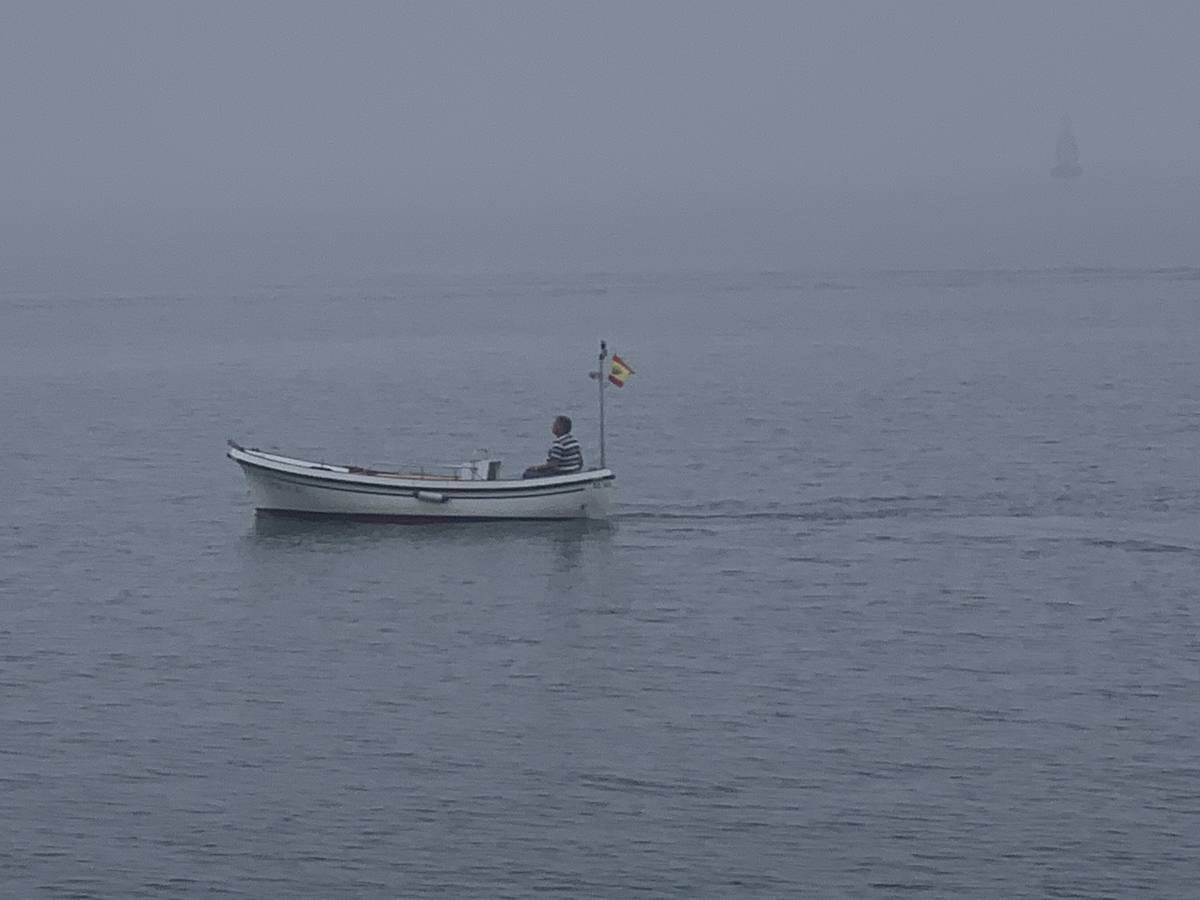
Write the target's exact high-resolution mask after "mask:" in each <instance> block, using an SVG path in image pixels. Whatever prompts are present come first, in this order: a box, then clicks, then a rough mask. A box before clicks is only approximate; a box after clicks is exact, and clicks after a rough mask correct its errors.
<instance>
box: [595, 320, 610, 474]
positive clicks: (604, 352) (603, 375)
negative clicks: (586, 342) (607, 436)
mask: <svg viewBox="0 0 1200 900" xmlns="http://www.w3.org/2000/svg"><path fill="white" fill-rule="evenodd" d="M606 359H608V344H606V343H605V342H604V341H601V342H600V368H599V370H598V371H597V372H596V380H597V381H598V382H600V468H602V469H604V468H607V466H605V465H604V382H606V381H608V372H607V371H605V368H604V360H606Z"/></svg>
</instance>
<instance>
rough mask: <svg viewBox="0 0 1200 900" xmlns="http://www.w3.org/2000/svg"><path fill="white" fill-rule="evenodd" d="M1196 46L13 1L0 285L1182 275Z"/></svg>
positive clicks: (1144, 19)
mask: <svg viewBox="0 0 1200 900" xmlns="http://www.w3.org/2000/svg"><path fill="white" fill-rule="evenodd" d="M1197 34H1200V6H1197V5H1196V4H1193V3H1187V2H1179V3H1169V2H1158V3H1150V4H1133V3H1099V2H1058V3H1045V2H1025V3H1005V4H962V3H957V2H913V3H904V4H895V3H882V2H879V3H873V2H858V3H843V2H838V3H804V4H795V3H775V2H758V3H752V4H748V5H747V4H733V3H713V2H658V3H641V2H612V0H605V2H577V3H558V2H513V3H484V2H479V3H464V2H439V3H417V4H394V3H365V2H364V3H352V4H348V5H347V4H318V3H302V2H287V3H284V2H250V3H241V2H239V3H233V2H216V3H206V4H185V3H158V2H110V3H103V4H89V3H54V4H45V3H34V2H9V3H6V4H4V5H3V7H2V8H0V118H2V120H3V122H4V141H3V156H2V157H0V278H2V283H3V285H4V287H5V289H6V290H9V291H12V290H25V291H29V290H40V289H63V288H74V287H77V288H79V289H87V290H130V289H150V288H156V287H158V288H161V287H170V288H179V289H183V288H189V287H207V286H214V285H221V284H225V283H230V282H236V283H243V284H244V283H247V282H249V283H294V282H297V281H303V280H305V279H309V280H313V279H315V280H321V281H323V280H326V279H333V280H338V279H340V280H343V281H344V280H345V279H360V278H361V279H371V278H374V277H386V276H388V275H390V274H395V273H402V272H412V271H466V272H473V271H474V272H488V271H515V272H521V271H543V270H552V271H558V270H567V271H612V270H616V269H620V270H623V271H632V270H647V271H661V270H666V269H672V268H680V267H685V268H700V269H707V270H713V269H754V270H762V269H805V270H813V271H838V270H845V269H864V268H866V269H871V268H902V269H920V268H978V267H983V268H1038V267H1059V266H1064V267H1076V266H1079V267H1112V266H1117V267H1120V266H1128V267H1170V266H1186V265H1191V264H1194V263H1195V259H1196V253H1195V248H1196V247H1197V246H1200V226H1198V225H1197V219H1198V217H1197V216H1196V209H1197V206H1198V201H1200V179H1198V177H1197V165H1196V163H1197V160H1198V159H1200V113H1198V111H1197V109H1196V106H1195V104H1194V92H1195V88H1196V85H1197V84H1200V61H1198V60H1200V56H1198V55H1197V53H1196V52H1195V38H1196V35H1197ZM1064 117H1068V118H1069V120H1070V122H1071V124H1072V126H1073V128H1074V132H1075V135H1076V137H1077V139H1078V142H1079V146H1080V163H1081V165H1082V166H1083V170H1084V173H1083V176H1082V177H1080V178H1078V179H1074V180H1072V181H1067V182H1062V181H1056V180H1053V179H1051V177H1050V174H1049V173H1050V168H1051V167H1052V165H1053V164H1054V142H1055V137H1056V134H1057V130H1058V127H1059V123H1060V121H1062V119H1063V118H1064Z"/></svg>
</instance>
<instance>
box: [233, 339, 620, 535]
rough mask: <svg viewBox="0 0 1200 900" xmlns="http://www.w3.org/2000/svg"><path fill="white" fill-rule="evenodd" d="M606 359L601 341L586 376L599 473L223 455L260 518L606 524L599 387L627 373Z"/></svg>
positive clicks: (240, 450)
mask: <svg viewBox="0 0 1200 900" xmlns="http://www.w3.org/2000/svg"><path fill="white" fill-rule="evenodd" d="M607 355H608V350H607V346H606V345H605V343H604V342H603V341H601V342H600V366H601V368H600V371H599V372H593V373H592V375H593V377H596V378H597V379H598V380H599V382H600V467H599V468H593V469H586V470H583V471H576V472H569V473H563V474H547V475H542V476H540V477H536V478H531V477H526V478H519V479H517V478H510V479H503V478H500V477H499V474H500V461H499V460H496V459H479V460H472V461H470V462H465V463H460V464H457V465H452V466H422V467H420V468H406V469H405V468H395V469H383V468H367V467H364V466H357V465H331V464H329V463H325V462H313V461H312V460H305V459H298V458H296V457H292V456H285V455H283V454H280V453H275V452H267V451H264V450H259V449H257V448H253V447H243V446H242V445H241V444H238V443H237V442H236V441H232V440H231V441H229V445H228V448H227V450H226V455H227V456H228V457H229V458H230V459H232V460H233V461H234V462H236V463H237V464H238V465H239V466H241V468H242V472H243V473H244V474H245V476H246V480H247V481H248V482H249V485H250V492H251V494H252V496H253V498H254V505H255V508H256V509H257V510H258V511H259V512H264V513H277V514H284V515H298V516H343V517H350V518H357V519H377V520H392V521H443V520H445V521H464V520H477V519H600V518H604V517H605V516H606V515H607V514H608V508H609V503H610V498H611V496H612V489H613V481H614V479H615V477H616V476H615V475H614V474H613V472H612V470H611V469H609V468H607V466H606V465H605V460H604V388H605V383H606V382H611V383H613V384H616V385H617V386H620V385H622V384H623V383H624V379H625V378H626V377H627V376H628V375H629V374H632V372H633V370H632V369H630V368H629V367H628V366H626V365H625V363H624V362H623V361H622V360H621V358H620V357H618V356H614V357H613V362H612V365H611V367H610V368H609V370H608V372H607V373H605V365H604V361H605V359H606V358H607ZM604 374H607V376H608V377H607V378H605V377H603V375H604ZM568 428H569V423H568ZM555 433H556V434H557V433H558V432H557V431H556V432H555Z"/></svg>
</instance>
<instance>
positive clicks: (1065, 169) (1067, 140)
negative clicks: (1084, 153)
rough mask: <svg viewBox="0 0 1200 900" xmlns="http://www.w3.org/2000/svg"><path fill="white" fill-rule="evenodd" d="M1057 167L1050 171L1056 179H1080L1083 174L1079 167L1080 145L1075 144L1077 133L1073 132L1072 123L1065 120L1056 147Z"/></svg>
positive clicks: (1055, 159) (1059, 130)
mask: <svg viewBox="0 0 1200 900" xmlns="http://www.w3.org/2000/svg"><path fill="white" fill-rule="evenodd" d="M1054 161H1055V163H1056V165H1055V166H1054V168H1053V169H1051V170H1050V174H1051V175H1053V176H1054V177H1055V178H1078V177H1079V176H1080V175H1082V174H1083V169H1082V168H1081V167H1080V165H1079V145H1078V144H1076V143H1075V133H1074V132H1073V131H1071V123H1070V122H1068V121H1067V120H1066V119H1063V121H1062V126H1061V127H1060V128H1059V129H1058V143H1057V144H1055V147H1054Z"/></svg>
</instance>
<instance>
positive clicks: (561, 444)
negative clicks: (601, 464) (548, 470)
mask: <svg viewBox="0 0 1200 900" xmlns="http://www.w3.org/2000/svg"><path fill="white" fill-rule="evenodd" d="M550 462H551V463H553V464H554V467H555V472H556V473H557V474H562V475H566V474H569V473H571V472H582V471H583V451H582V450H580V449H579V441H577V440H575V435H573V434H571V432H569V431H568V432H567V433H566V434H560V435H558V436H557V437H556V438H555V439H554V443H553V444H552V445H551V446H550Z"/></svg>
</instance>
